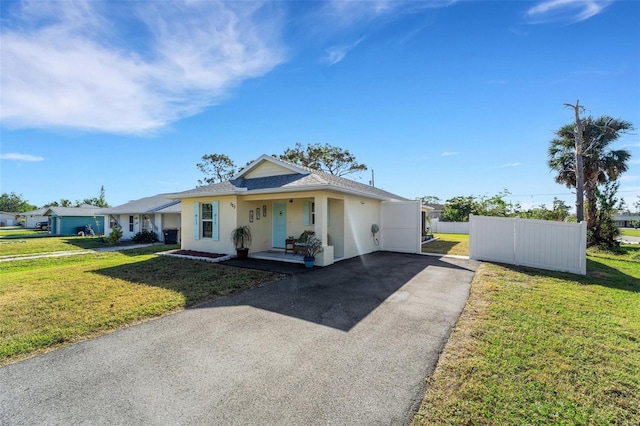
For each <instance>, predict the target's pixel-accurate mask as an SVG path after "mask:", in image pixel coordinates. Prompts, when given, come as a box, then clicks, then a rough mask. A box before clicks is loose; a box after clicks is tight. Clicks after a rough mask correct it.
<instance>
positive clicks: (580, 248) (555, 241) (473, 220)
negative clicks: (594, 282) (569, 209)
mask: <svg viewBox="0 0 640 426" xmlns="http://www.w3.org/2000/svg"><path fill="white" fill-rule="evenodd" d="M469 257H470V258H471V259H477V260H487V261H493V262H500V263H508V264H512V265H521V266H531V267H533V268H540V269H548V270H552V271H563V272H571V273H574V274H581V275H586V273H587V224H586V223H585V222H581V223H565V222H553V221H549V220H533V219H519V218H515V219H513V218H502V217H487V216H474V215H471V216H470V217H469Z"/></svg>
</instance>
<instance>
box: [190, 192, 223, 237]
mask: <svg viewBox="0 0 640 426" xmlns="http://www.w3.org/2000/svg"><path fill="white" fill-rule="evenodd" d="M218 206H219V202H218V201H212V202H210V203H198V202H196V203H195V204H194V209H193V214H194V217H193V222H194V229H193V238H194V239H196V240H199V239H200V238H210V239H213V240H216V241H217V240H219V239H220V238H219V235H218V227H219V224H218V211H219V210H218Z"/></svg>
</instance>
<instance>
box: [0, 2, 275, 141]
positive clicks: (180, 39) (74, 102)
mask: <svg viewBox="0 0 640 426" xmlns="http://www.w3.org/2000/svg"><path fill="white" fill-rule="evenodd" d="M119 5H120V7H119V8H115V9H113V10H112V8H111V7H110V4H108V3H103V2H98V1H75V2H70V1H61V2H45V3H43V2H39V1H38V2H33V3H32V2H25V3H21V4H19V5H18V4H16V8H17V9H14V10H12V11H11V14H12V15H11V19H10V20H7V21H6V22H10V24H9V25H4V21H3V27H2V45H1V46H0V49H1V50H0V54H1V57H2V68H3V69H2V75H1V77H0V87H1V89H2V94H1V96H2V97H1V98H0V102H1V104H2V111H1V113H0V114H1V115H0V119H1V120H2V122H3V123H4V124H6V125H8V126H11V127H43V128H55V127H62V128H79V129H87V130H96V131H103V132H112V133H125V134H126V133H143V132H148V131H152V130H155V129H158V128H161V127H163V126H165V125H167V124H169V123H171V122H172V121H175V120H178V119H180V118H182V117H185V116H189V115H192V114H195V113H198V112H200V111H201V110H202V109H204V108H205V107H207V106H209V105H213V104H216V103H218V102H220V101H221V100H223V99H224V98H225V96H227V95H228V93H229V90H230V89H231V88H233V87H235V86H236V85H238V84H239V83H240V82H242V81H243V80H245V79H249V78H253V77H258V76H261V75H263V74H265V73H267V72H269V71H270V70H272V69H273V68H274V67H275V66H277V65H278V64H279V63H281V62H282V61H283V60H284V58H283V49H282V46H281V44H280V41H279V35H280V21H281V19H280V16H279V14H278V13H277V11H276V10H274V9H277V8H274V7H260V6H259V5H255V4H254V3H245V2H235V3H230V4H225V3H221V2H217V1H206V2H191V1H178V2H171V3H169V2H166V3H165V2H131V3H126V2H125V3H119ZM110 13H118V19H114V18H113V16H112V15H110ZM125 15H126V21H123V20H122V19H123V16H125ZM125 41H126V43H127V44H126V45H125Z"/></svg>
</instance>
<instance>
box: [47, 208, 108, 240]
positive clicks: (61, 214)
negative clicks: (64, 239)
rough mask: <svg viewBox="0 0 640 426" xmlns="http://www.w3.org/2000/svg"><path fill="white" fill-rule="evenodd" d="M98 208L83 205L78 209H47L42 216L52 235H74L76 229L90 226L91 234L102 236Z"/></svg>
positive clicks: (102, 228)
mask: <svg viewBox="0 0 640 426" xmlns="http://www.w3.org/2000/svg"><path fill="white" fill-rule="evenodd" d="M100 210H101V208H100V207H95V206H91V205H89V204H83V205H82V206H80V207H47V208H46V211H45V212H44V216H47V217H48V220H49V233H50V234H52V235H75V234H77V233H78V231H77V228H79V227H84V226H86V225H91V228H92V229H93V232H94V233H96V234H104V222H105V219H104V216H103V215H102V214H100V213H99V211H100Z"/></svg>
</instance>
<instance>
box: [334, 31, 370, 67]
mask: <svg viewBox="0 0 640 426" xmlns="http://www.w3.org/2000/svg"><path fill="white" fill-rule="evenodd" d="M362 40H364V37H361V38H360V39H358V40H357V41H356V42H355V43H351V44H349V45H343V46H333V47H330V48H328V49H327V50H326V52H327V55H326V56H325V58H324V62H326V63H328V64H329V65H335V64H337V63H338V62H340V61H342V60H343V59H344V57H345V56H347V53H349V51H350V50H352V49H354V48H355V47H356V46H357V45H359V44H360V42H361V41H362Z"/></svg>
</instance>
